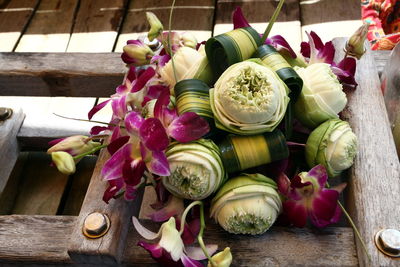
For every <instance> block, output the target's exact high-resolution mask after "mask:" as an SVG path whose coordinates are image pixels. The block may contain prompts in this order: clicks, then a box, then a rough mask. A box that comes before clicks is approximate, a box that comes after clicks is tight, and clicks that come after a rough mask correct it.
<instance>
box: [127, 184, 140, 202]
mask: <svg viewBox="0 0 400 267" xmlns="http://www.w3.org/2000/svg"><path fill="white" fill-rule="evenodd" d="M136 197H137V189H136V187H135V186H131V185H127V184H125V193H124V199H125V200H126V201H132V200H134V199H135V198H136Z"/></svg>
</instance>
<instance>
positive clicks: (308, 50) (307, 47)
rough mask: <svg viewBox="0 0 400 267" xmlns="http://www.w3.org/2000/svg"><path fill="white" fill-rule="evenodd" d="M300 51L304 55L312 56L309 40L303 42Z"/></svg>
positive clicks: (306, 56)
mask: <svg viewBox="0 0 400 267" xmlns="http://www.w3.org/2000/svg"><path fill="white" fill-rule="evenodd" d="M300 53H301V54H302V55H303V57H305V58H310V54H311V47H310V44H309V43H307V42H301V44H300Z"/></svg>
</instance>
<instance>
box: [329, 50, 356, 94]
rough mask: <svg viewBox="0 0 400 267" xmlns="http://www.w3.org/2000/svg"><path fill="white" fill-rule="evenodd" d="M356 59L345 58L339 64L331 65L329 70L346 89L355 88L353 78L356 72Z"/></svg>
mask: <svg viewBox="0 0 400 267" xmlns="http://www.w3.org/2000/svg"><path fill="white" fill-rule="evenodd" d="M356 65H357V62H356V59H355V58H352V57H346V58H344V59H343V60H342V61H340V62H339V64H337V65H336V64H334V63H333V64H332V66H331V69H332V71H333V73H334V74H335V75H336V76H337V77H338V80H339V81H340V82H341V83H342V84H343V86H344V87H345V88H346V89H355V88H357V85H358V84H357V82H356V80H355V78H354V75H355V72H356Z"/></svg>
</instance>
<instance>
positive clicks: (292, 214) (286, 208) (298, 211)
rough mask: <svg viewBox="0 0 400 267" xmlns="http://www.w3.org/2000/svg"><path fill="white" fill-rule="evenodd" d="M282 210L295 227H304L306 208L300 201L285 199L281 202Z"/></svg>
mask: <svg viewBox="0 0 400 267" xmlns="http://www.w3.org/2000/svg"><path fill="white" fill-rule="evenodd" d="M283 212H284V213H285V214H286V216H287V218H288V219H289V220H290V222H292V223H293V225H294V226H296V227H304V226H305V225H306V223H307V210H306V208H305V207H304V206H303V205H301V204H300V203H298V202H296V201H293V200H287V201H285V202H283Z"/></svg>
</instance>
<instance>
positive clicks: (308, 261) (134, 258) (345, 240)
mask: <svg viewBox="0 0 400 267" xmlns="http://www.w3.org/2000/svg"><path fill="white" fill-rule="evenodd" d="M142 222H143V224H144V225H145V226H146V227H148V228H149V229H152V230H154V231H156V230H157V229H156V228H157V227H155V225H154V223H153V222H151V221H148V220H142ZM353 238H354V236H353V231H352V229H351V228H346V227H328V228H325V229H322V230H317V229H314V230H310V229H300V228H285V227H272V228H271V229H270V230H269V231H268V232H266V233H265V234H263V235H262V236H248V235H233V234H229V233H228V232H225V231H224V230H223V229H222V228H220V227H219V226H218V225H216V224H215V223H214V222H212V221H211V220H208V221H207V229H206V231H205V237H204V241H205V242H206V244H218V247H219V249H220V250H222V249H223V248H225V247H227V246H229V247H230V248H231V251H232V254H233V262H232V265H231V266H357V265H358V261H357V256H356V255H355V245H354V239H353ZM139 240H145V239H143V238H141V237H139V235H138V234H137V232H136V230H135V229H134V228H133V226H130V229H129V234H128V242H127V247H126V249H125V256H124V263H125V264H126V265H130V266H153V265H154V266H157V265H156V264H155V262H154V260H153V259H152V258H151V257H150V256H149V254H148V252H147V251H145V250H144V249H143V248H140V247H138V246H137V243H138V241H139ZM150 242H151V241H150Z"/></svg>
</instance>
